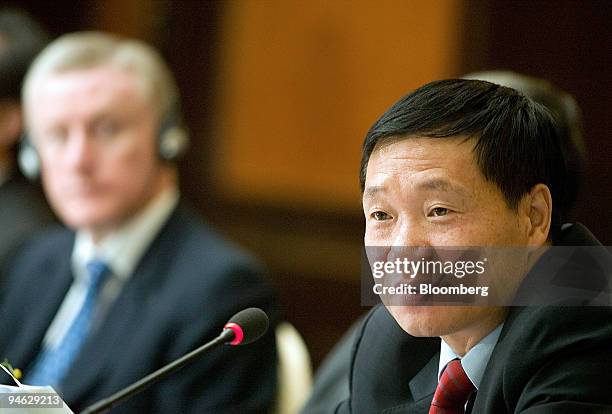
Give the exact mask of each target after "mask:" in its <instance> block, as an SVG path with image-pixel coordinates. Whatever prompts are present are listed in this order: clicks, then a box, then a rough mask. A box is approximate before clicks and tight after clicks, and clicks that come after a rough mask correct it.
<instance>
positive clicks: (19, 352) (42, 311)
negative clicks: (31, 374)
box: [7, 254, 73, 369]
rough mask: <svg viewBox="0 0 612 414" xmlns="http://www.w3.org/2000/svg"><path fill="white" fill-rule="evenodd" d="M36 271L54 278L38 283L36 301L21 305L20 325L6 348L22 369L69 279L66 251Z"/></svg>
mask: <svg viewBox="0 0 612 414" xmlns="http://www.w3.org/2000/svg"><path fill="white" fill-rule="evenodd" d="M40 271H41V274H42V275H44V276H43V277H41V278H40V279H43V278H44V279H46V280H58V282H57V283H49V284H47V283H44V284H42V285H41V286H40V289H39V294H37V295H35V297H37V302H36V303H33V304H32V306H30V307H27V306H26V305H24V310H23V312H24V317H23V318H22V325H21V326H20V327H19V331H18V333H17V338H16V339H15V341H14V342H13V343H14V346H13V347H11V349H10V350H8V351H7V353H8V354H9V355H10V359H11V361H12V362H13V364H14V365H15V366H20V367H24V368H26V369H27V367H28V366H29V365H30V364H31V363H33V362H34V359H35V358H36V356H37V355H38V353H39V351H40V347H41V345H42V341H43V338H44V336H45V333H46V332H47V329H48V328H49V325H50V324H51V321H52V320H53V318H54V317H55V314H56V313H57V311H58V309H59V307H60V305H61V304H62V301H63V299H64V296H65V295H66V293H67V292H68V289H69V288H70V285H71V283H72V280H73V277H72V271H71V269H70V254H68V255H66V256H62V257H60V258H59V259H58V260H57V261H56V262H55V263H54V264H53V265H52V266H50V267H48V268H46V269H41V270H40ZM40 279H39V280H40Z"/></svg>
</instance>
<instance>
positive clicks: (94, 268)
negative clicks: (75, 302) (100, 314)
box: [25, 260, 110, 388]
mask: <svg viewBox="0 0 612 414" xmlns="http://www.w3.org/2000/svg"><path fill="white" fill-rule="evenodd" d="M109 273H110V270H109V268H108V266H107V265H106V264H105V263H104V262H102V261H99V260H92V261H91V262H89V263H87V274H88V280H87V293H86V294H85V300H84V301H83V306H81V309H80V310H79V313H78V314H77V316H76V317H75V319H74V321H73V322H72V325H71V326H70V328H69V329H68V331H67V332H66V335H65V336H64V338H63V339H62V342H61V343H60V344H59V345H58V346H57V347H55V348H49V347H45V348H44V349H43V350H42V352H41V353H40V354H38V357H37V359H36V362H35V363H34V365H33V366H32V368H31V369H30V372H29V373H27V375H26V378H25V382H26V383H27V384H30V385H51V386H53V387H55V388H57V387H58V386H59V384H60V383H61V382H62V380H63V379H64V377H65V376H66V374H67V372H68V369H69V368H70V366H71V365H72V363H73V362H74V359H75V358H76V356H77V355H78V354H79V351H80V350H81V348H82V346H83V344H84V343H85V339H86V338H87V333H88V332H89V328H90V325H91V321H92V317H93V314H94V309H95V305H96V299H97V297H98V293H99V292H100V287H101V286H102V285H103V282H104V279H105V278H106V277H107V276H108V274H109Z"/></svg>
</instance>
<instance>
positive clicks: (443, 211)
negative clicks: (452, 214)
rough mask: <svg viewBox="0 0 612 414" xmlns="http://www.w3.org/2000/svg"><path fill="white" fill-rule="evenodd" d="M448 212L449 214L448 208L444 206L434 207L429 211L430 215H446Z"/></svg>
mask: <svg viewBox="0 0 612 414" xmlns="http://www.w3.org/2000/svg"><path fill="white" fill-rule="evenodd" d="M447 214H448V209H447V208H444V207H436V208H434V209H432V210H431V212H430V213H429V215H430V216H432V217H442V216H446V215H447Z"/></svg>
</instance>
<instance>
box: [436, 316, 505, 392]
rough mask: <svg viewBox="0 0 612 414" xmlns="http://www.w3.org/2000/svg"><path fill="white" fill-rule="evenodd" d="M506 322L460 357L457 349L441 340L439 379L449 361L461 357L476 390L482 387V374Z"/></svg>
mask: <svg viewBox="0 0 612 414" xmlns="http://www.w3.org/2000/svg"><path fill="white" fill-rule="evenodd" d="M503 326H504V324H503V323H502V324H501V325H499V326H498V327H497V328H495V329H494V330H492V331H491V333H489V334H488V335H487V336H485V337H484V338H482V339H481V340H480V342H478V343H477V344H476V345H474V346H473V347H472V349H470V350H469V351H468V352H467V354H465V355H464V356H463V358H460V357H459V356H458V355H457V354H456V353H455V351H453V349H452V348H451V347H450V346H449V345H448V344H447V343H446V342H444V340H442V341H441V342H440V363H439V365H438V381H440V377H441V376H442V371H444V368H446V365H448V363H449V362H451V361H452V360H453V359H456V358H459V359H460V360H461V366H462V367H463V370H464V371H465V373H466V375H467V376H468V378H469V379H470V381H472V384H474V387H476V390H478V388H479V387H480V382H481V380H482V376H483V375H484V372H485V368H486V367H487V364H488V363H489V359H491V353H492V352H493V348H495V344H497V341H498V340H499V335H500V334H501V331H502V327H503Z"/></svg>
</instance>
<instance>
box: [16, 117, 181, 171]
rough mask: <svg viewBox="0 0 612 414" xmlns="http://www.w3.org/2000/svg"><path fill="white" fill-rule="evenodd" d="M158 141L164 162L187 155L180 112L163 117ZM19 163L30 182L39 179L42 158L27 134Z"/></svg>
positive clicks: (160, 154)
mask: <svg viewBox="0 0 612 414" xmlns="http://www.w3.org/2000/svg"><path fill="white" fill-rule="evenodd" d="M156 140H157V154H158V156H159V158H160V159H162V160H164V161H167V162H175V161H177V160H179V159H180V158H181V157H182V156H183V155H184V154H185V152H186V151H187V148H188V147H189V134H188V132H187V129H186V128H185V126H184V124H183V121H182V116H181V115H180V111H178V110H171V111H170V112H169V113H168V114H167V115H166V116H164V117H163V119H162V122H161V124H160V127H159V130H158V132H157V138H156ZM17 162H18V164H19V169H20V170H21V172H22V173H23V175H25V176H26V177H27V178H29V179H30V180H36V179H38V177H39V176H40V158H39V156H38V152H37V151H36V148H35V147H34V145H33V144H32V141H31V139H30V137H29V136H28V134H27V132H25V133H24V134H23V135H22V136H21V140H20V144H19V154H18V156H17Z"/></svg>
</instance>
